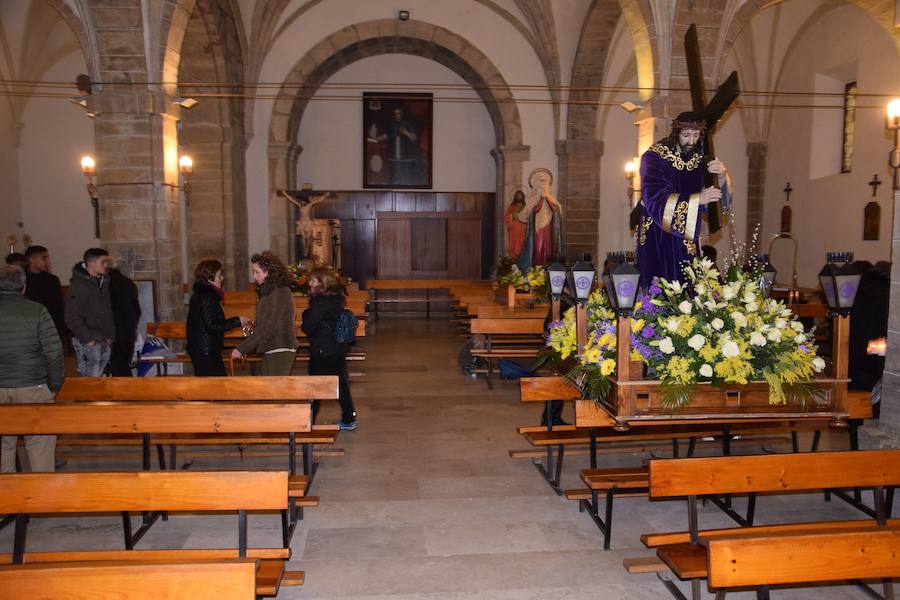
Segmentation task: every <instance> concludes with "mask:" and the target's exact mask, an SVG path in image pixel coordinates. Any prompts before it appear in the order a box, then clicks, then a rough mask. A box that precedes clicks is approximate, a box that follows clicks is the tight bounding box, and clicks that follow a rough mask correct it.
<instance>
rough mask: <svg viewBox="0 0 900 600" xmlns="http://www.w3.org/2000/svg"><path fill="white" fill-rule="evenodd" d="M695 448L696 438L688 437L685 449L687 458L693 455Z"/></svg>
mask: <svg viewBox="0 0 900 600" xmlns="http://www.w3.org/2000/svg"><path fill="white" fill-rule="evenodd" d="M696 448H697V438H693V437H692V438H691V439H690V441H688V450H687V457H688V458H691V457H692V456H694V450H695V449H696Z"/></svg>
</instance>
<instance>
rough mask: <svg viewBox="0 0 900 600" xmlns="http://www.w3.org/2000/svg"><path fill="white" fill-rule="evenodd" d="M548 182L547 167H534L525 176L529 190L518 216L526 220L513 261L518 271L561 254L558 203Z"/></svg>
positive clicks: (560, 224) (550, 181)
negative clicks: (517, 254) (520, 241)
mask: <svg viewBox="0 0 900 600" xmlns="http://www.w3.org/2000/svg"><path fill="white" fill-rule="evenodd" d="M552 183H553V174H552V173H550V171H549V170H548V169H544V168H538V169H535V170H534V171H532V172H531V175H529V176H528V185H529V187H530V188H531V191H530V192H529V193H528V196H527V197H526V198H525V208H524V209H523V210H521V211H519V220H520V221H522V222H524V223H525V224H526V226H525V239H524V242H523V244H522V252H521V253H520V254H519V259H518V260H517V261H516V262H517V263H518V265H519V270H520V271H522V272H525V271H527V270H529V269H530V268H531V267H534V266H542V265H545V264H547V263H549V262H550V260H551V259H552V258H555V257H558V256H562V254H563V251H562V207H561V206H560V204H559V202H558V201H557V200H556V197H555V196H554V195H553V192H552V191H551V189H550V185H551V184H552Z"/></svg>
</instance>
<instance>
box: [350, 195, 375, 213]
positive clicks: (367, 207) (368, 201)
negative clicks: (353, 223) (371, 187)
mask: <svg viewBox="0 0 900 600" xmlns="http://www.w3.org/2000/svg"><path fill="white" fill-rule="evenodd" d="M354 196H355V199H356V213H355V217H356V218H357V219H374V218H375V206H376V200H375V194H374V193H372V192H357V193H356V194H354Z"/></svg>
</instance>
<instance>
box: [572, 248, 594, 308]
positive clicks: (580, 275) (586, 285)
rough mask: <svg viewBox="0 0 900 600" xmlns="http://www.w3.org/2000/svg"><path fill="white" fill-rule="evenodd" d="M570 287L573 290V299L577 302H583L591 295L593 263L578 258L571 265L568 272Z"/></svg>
mask: <svg viewBox="0 0 900 600" xmlns="http://www.w3.org/2000/svg"><path fill="white" fill-rule="evenodd" d="M569 276H570V277H571V283H572V289H573V290H574V291H575V299H576V300H578V303H579V304H582V305H583V304H585V303H586V302H587V299H588V296H590V295H591V286H592V285H593V284H594V276H595V273H594V265H592V264H591V263H590V262H588V261H585V260H583V259H579V260H578V261H576V262H575V264H574V265H572V270H571V271H570V273H569Z"/></svg>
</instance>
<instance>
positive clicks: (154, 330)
mask: <svg viewBox="0 0 900 600" xmlns="http://www.w3.org/2000/svg"><path fill="white" fill-rule="evenodd" d="M147 334H148V335H154V336H156V337H158V338H161V339H164V340H186V339H187V324H186V323H184V322H183V321H161V322H159V323H147ZM356 336H357V337H361V338H362V337H366V321H363V320H360V321H359V324H358V325H357V326H356ZM297 338H298V340H299V341H300V346H299V348H298V350H297V353H296V354H295V360H296V361H297V362H308V361H309V344H308V342H307V341H306V334H305V333H303V331H302V330H301V329H300V328H299V326H298V327H297ZM242 339H244V335H243V333H242V332H241V330H240V329H233V330H231V331H229V332H227V333H226V334H225V343H226V346H229V347H228V348H226V349H225V350H223V352H222V360H223V361H224V362H225V364H226V365H230V371H229V372H230V374H231V375H234V374H235V368H234V362H233V361H232V360H231V346H236V345H237V344H238V343H239V342H240V340H242ZM365 359H366V353H365V352H363V351H361V350H352V351H350V352H348V353H347V360H350V361H361V360H365ZM244 360H245V362H259V361H261V360H262V357H260V356H257V355H250V356H248V357H245V359H244ZM140 362H142V363H149V364H154V365H156V368H157V374H158V375H162V376H164V375H166V374H168V368H167V365H168V364H170V363H185V364H189V363H190V362H191V357H190V356H188V354H187V352H180V353H177V354H176V356H173V357H165V356H147V357H141V358H140ZM160 367H162V371H160Z"/></svg>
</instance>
